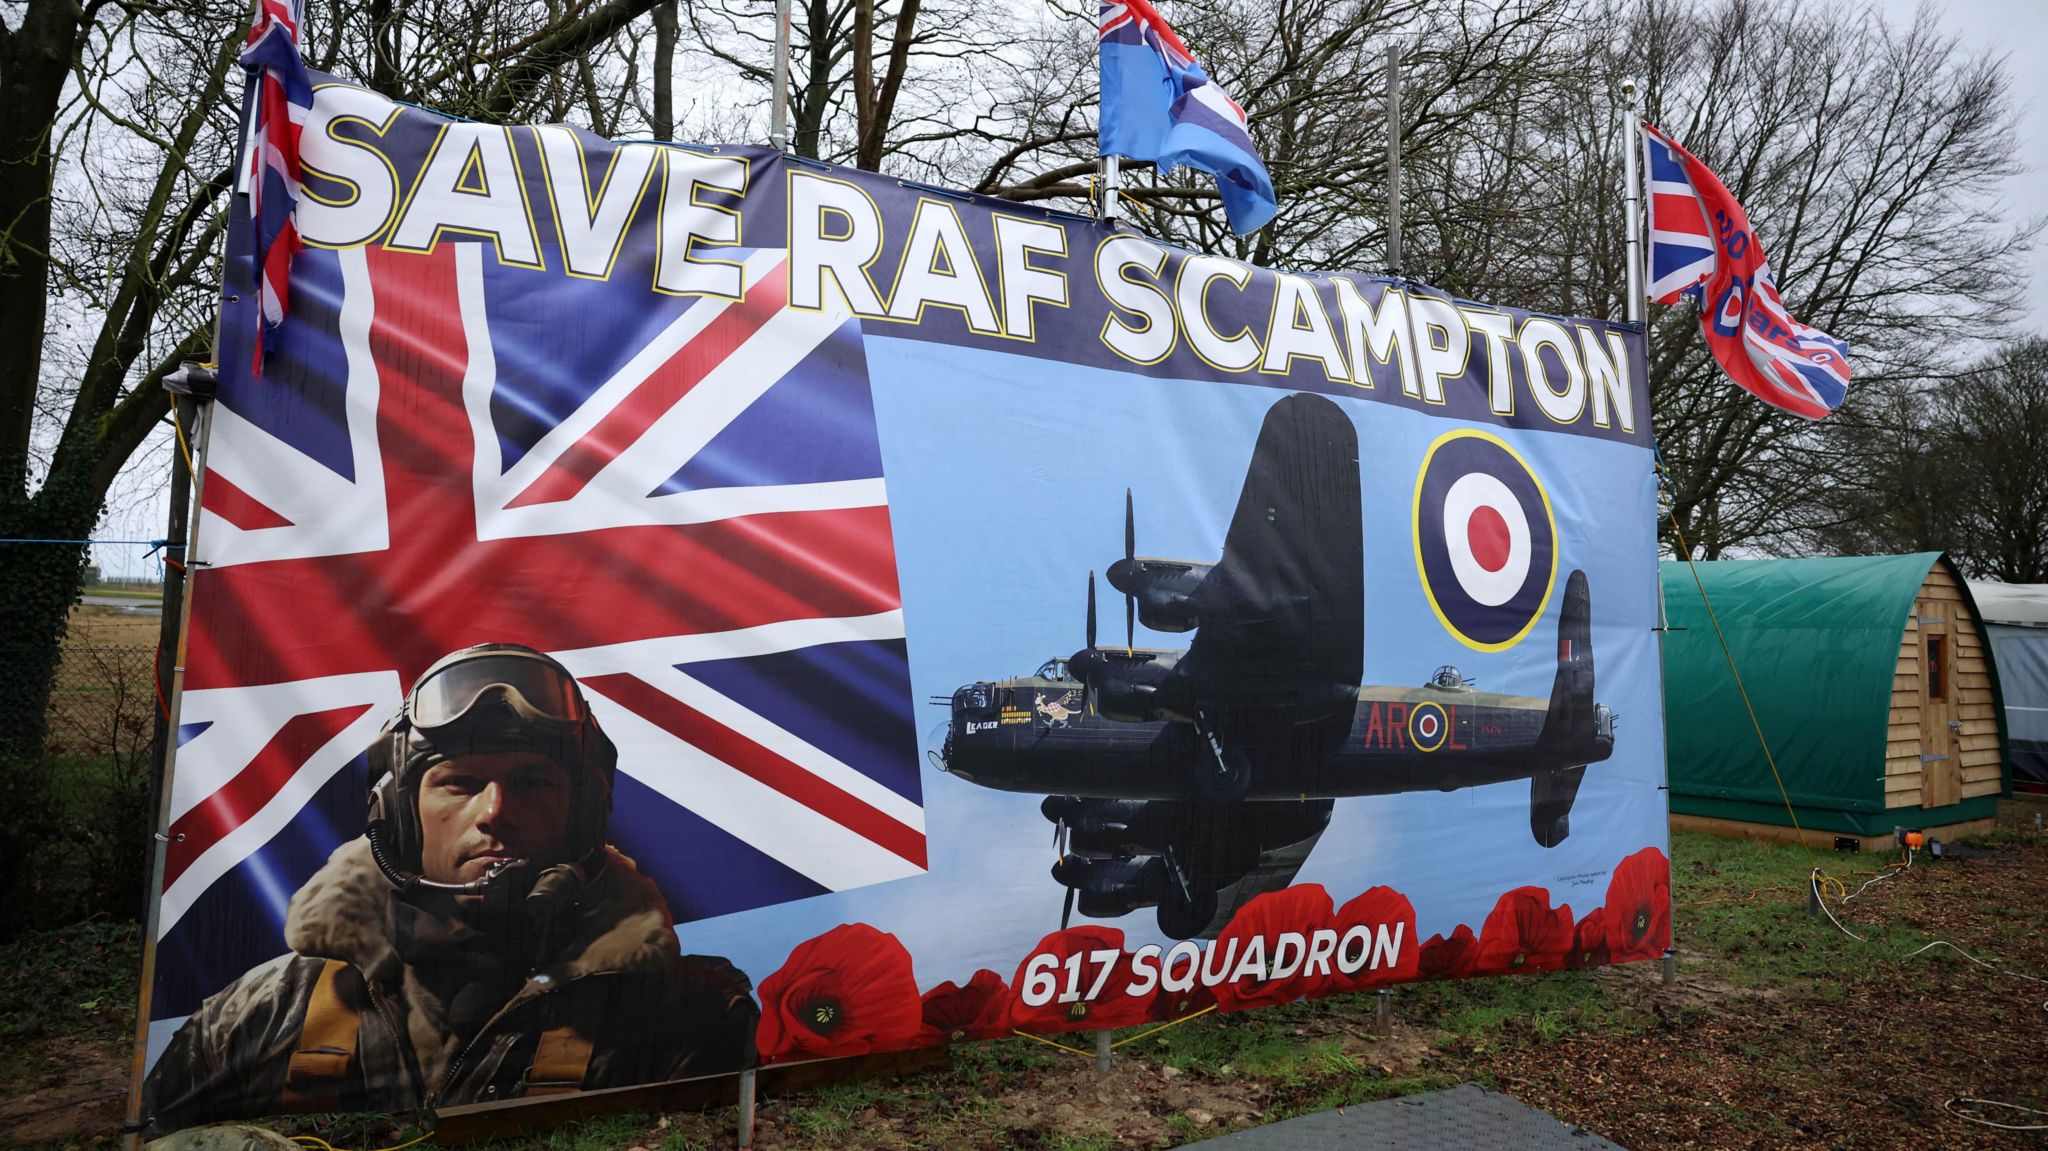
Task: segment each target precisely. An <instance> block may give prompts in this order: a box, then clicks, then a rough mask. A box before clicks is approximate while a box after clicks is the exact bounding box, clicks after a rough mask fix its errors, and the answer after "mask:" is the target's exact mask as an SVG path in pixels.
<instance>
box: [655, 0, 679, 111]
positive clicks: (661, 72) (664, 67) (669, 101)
mask: <svg viewBox="0 0 2048 1151" xmlns="http://www.w3.org/2000/svg"><path fill="white" fill-rule="evenodd" d="M675 73H676V0H662V2H661V3H659V4H656V5H655V6H654V124H653V128H654V138H655V139H657V140H673V139H675V135H676V104H675Z"/></svg>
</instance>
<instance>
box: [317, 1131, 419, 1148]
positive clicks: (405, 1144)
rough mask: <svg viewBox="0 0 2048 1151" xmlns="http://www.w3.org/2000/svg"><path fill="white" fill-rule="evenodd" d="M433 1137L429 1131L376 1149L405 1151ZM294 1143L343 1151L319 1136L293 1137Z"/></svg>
mask: <svg viewBox="0 0 2048 1151" xmlns="http://www.w3.org/2000/svg"><path fill="white" fill-rule="evenodd" d="M433 1137H434V1133H433V1132H432V1131H429V1132H427V1133H426V1134H424V1135H421V1136H419V1137H418V1138H415V1139H408V1140H406V1141H405V1142H403V1143H397V1144H393V1145H392V1146H390V1147H379V1148H377V1149H376V1151H405V1149H406V1148H407V1147H411V1146H414V1145H415V1144H419V1143H425V1142H426V1141H427V1140H429V1139H432V1138H433ZM292 1142H294V1143H297V1144H298V1145H299V1146H301V1147H312V1148H316V1149H317V1151H342V1149H341V1148H339V1147H336V1146H335V1145H334V1144H332V1143H329V1142H328V1141H327V1140H325V1139H322V1138H320V1137H319V1136H318V1135H294V1136H292Z"/></svg>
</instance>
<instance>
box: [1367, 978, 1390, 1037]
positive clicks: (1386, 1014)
mask: <svg viewBox="0 0 2048 1151" xmlns="http://www.w3.org/2000/svg"><path fill="white" fill-rule="evenodd" d="M1372 1020H1373V1030H1375V1031H1378V1032H1379V1033H1380V1034H1381V1035H1392V1034H1393V1033H1394V993H1393V992H1392V991H1389V990H1388V989H1386V988H1384V987H1382V988H1380V1001H1379V1003H1378V1004H1376V1005H1375V1006H1374V1008H1373V1013H1372Z"/></svg>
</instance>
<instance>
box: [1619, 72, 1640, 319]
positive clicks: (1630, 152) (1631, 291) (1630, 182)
mask: <svg viewBox="0 0 2048 1151" xmlns="http://www.w3.org/2000/svg"><path fill="white" fill-rule="evenodd" d="M1621 96H1622V99H1623V100H1625V101H1627V107H1628V116H1627V119H1625V120H1624V121H1623V127H1622V133H1621V171H1622V179H1623V180H1624V181H1625V182H1626V183H1627V187H1625V188H1624V189H1623V190H1622V203H1623V204H1624V205H1626V209H1625V210H1626V216H1627V220H1628V233H1627V234H1628V298H1627V299H1625V300H1623V301H1622V318H1623V319H1625V320H1627V321H1628V322H1630V323H1632V324H1634V323H1641V322H1642V319H1643V278H1642V277H1643V182H1642V180H1641V179H1640V178H1639V177H1638V176H1637V174H1636V156H1637V154H1638V153H1639V152H1640V151H1641V150H1642V146H1643V142H1642V138H1641V135H1640V133H1641V127H1642V111H1641V107H1642V105H1641V102H1640V100H1639V99H1638V95H1637V92H1636V82H1635V78H1634V77H1630V78H1628V79H1625V80H1623V81H1622V82H1621Z"/></svg>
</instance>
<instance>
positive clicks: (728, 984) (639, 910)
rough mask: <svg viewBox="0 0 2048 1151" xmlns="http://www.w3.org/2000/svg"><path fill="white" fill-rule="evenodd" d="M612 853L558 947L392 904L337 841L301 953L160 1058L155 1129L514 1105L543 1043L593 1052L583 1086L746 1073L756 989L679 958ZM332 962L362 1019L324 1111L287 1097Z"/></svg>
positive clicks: (304, 927) (297, 935)
mask: <svg viewBox="0 0 2048 1151" xmlns="http://www.w3.org/2000/svg"><path fill="white" fill-rule="evenodd" d="M606 852H607V859H606V863H605V866H604V868H603V870H602V872H601V873H600V874H598V875H597V877H596V878H594V879H593V880H592V881H591V882H590V883H589V885H588V886H587V887H586V888H585V889H584V890H583V891H582V892H581V894H580V897H579V899H578V900H577V903H576V905H575V907H574V908H573V910H571V911H570V912H569V913H567V916H566V921H565V922H564V923H561V924H559V925H558V926H557V931H558V933H559V935H560V937H561V939H560V942H554V941H550V942H549V943H548V944H546V945H545V946H544V945H542V944H541V942H540V941H539V939H538V937H537V936H535V935H534V934H533V932H532V931H531V930H529V929H524V924H523V922H517V923H516V925H515V926H514V927H512V928H511V929H501V930H498V931H493V932H485V931H482V930H479V929H478V928H477V927H476V926H474V925H472V924H471V923H468V922H464V921H463V920H462V919H460V918H456V917H452V916H446V915H438V914H434V913H432V912H430V911H428V910H425V909H423V908H422V907H421V906H419V905H417V904H415V903H413V902H411V901H409V900H407V899H402V898H399V896H398V892H397V890H396V889H395V888H394V887H393V886H392V885H391V883H390V882H389V881H388V880H387V879H385V877H384V875H383V873H382V872H381V871H379V870H378V869H377V866H376V863H375V861H374V860H373V859H372V858H371V856H370V850H369V843H368V841H367V840H365V839H356V840H352V841H350V842H348V843H344V844H343V845H342V846H341V847H339V848H337V849H336V850H335V852H334V854H333V855H332V856H330V857H329V859H328V861H327V864H326V865H325V866H324V867H322V868H321V870H320V871H319V872H317V873H316V874H315V875H314V876H313V878H312V879H311V880H309V881H308V882H307V883H306V885H305V886H304V887H303V888H301V889H300V890H299V892H298V894H297V895H295V896H293V897H292V900H291V904H290V908H289V910H288V911H287V913H286V918H285V942H286V943H287V944H288V945H289V946H290V947H291V949H292V950H291V952H290V953H289V954H286V955H282V956H279V957H278V958H276V959H274V960H271V961H270V962H268V963H265V964H263V965H261V966H259V967H256V968H254V969H252V970H251V971H249V972H248V973H247V974H245V975H243V976H242V977H241V978H239V979H237V980H235V981H234V982H233V983H231V984H229V985H228V986H227V987H226V988H224V989H223V990H222V991H221V992H220V993H219V994H217V995H215V996H213V997H212V998H210V999H208V1000H207V1001H206V1002H205V1003H204V1004H203V1005H202V1006H201V1007H200V1009H199V1010H198V1011H197V1012H195V1013H194V1014H193V1015H192V1016H191V1017H190V1018H189V1019H187V1020H186V1021H185V1023H184V1025H183V1026H182V1027H180V1028H179V1030H178V1032H177V1034H176V1035H175V1036H174V1037H173V1038H172V1040H171V1043H170V1046H169V1047H168V1048H167V1049H166V1050H165V1051H164V1054H163V1055H162V1056H161V1057H160V1058H159V1059H158V1060H157V1062H156V1065H155V1066H154V1067H153V1068H152V1070H151V1073H150V1078H149V1082H148V1085H147V1087H146V1089H145V1090H146V1095H147V1097H146V1099H145V1105H146V1106H149V1107H150V1108H151V1110H150V1111H149V1112H148V1113H149V1114H151V1115H153V1116H154V1126H155V1128H156V1129H157V1130H165V1131H168V1130H174V1129H176V1128H178V1127H183V1126H187V1125H190V1124H192V1123H197V1122H206V1121H210V1120H213V1119H221V1118H231V1117H239V1116H258V1115H266V1114H275V1113H277V1112H279V1111H282V1110H290V1109H294V1108H300V1107H316V1108H318V1109H322V1110H328V1109H333V1108H335V1107H336V1106H340V1107H348V1108H364V1109H369V1110H379V1111H403V1110H413V1109H418V1108H423V1107H428V1108H430V1107H439V1106H446V1105H452V1104H458V1103H474V1102H483V1101H488V1100H492V1099H501V1098H509V1097H514V1096H518V1095H522V1094H525V1093H526V1092H527V1090H528V1086H529V1073H530V1072H531V1071H533V1070H534V1067H535V1063H536V1054H537V1051H538V1050H539V1049H540V1047H541V1044H542V1037H543V1036H544V1035H549V1034H553V1035H555V1036H556V1037H557V1040H556V1042H559V1040H560V1037H562V1036H565V1035H573V1036H574V1037H575V1039H576V1041H578V1042H580V1043H581V1044H585V1045H587V1048H588V1053H589V1055H588V1061H587V1063H586V1064H585V1071H584V1074H583V1077H582V1080H581V1083H580V1086H582V1087H583V1088H585V1089H593V1088H599V1087H617V1086H624V1085H627V1084H633V1083H649V1082H658V1081H661V1080H664V1079H673V1078H681V1077H684V1076H690V1075H709V1074H714V1073H717V1072H722V1071H734V1070H738V1069H739V1068H740V1067H742V1066H743V1065H745V1064H746V1063H747V1062H748V1061H750V1060H751V1058H752V1054H753V1049H754V1042H753V1040H754V1029H755V1022H756V1020H757V1018H758V1013H757V1011H756V1009H755V1007H754V1003H753V999H752V998H751V995H750V990H751V989H750V986H749V984H748V981H747V978H746V976H744V975H742V974H740V972H739V971H737V970H736V969H735V968H733V967H732V965H731V964H729V963H727V962H726V961H724V960H722V959H713V958H708V957H704V956H685V955H683V954H681V950H680V948H679V947H678V946H677V943H676V936H675V931H674V929H673V921H672V920H671V918H670V916H669V912H668V907H667V905H666V903H664V902H663V900H662V898H661V895H660V892H659V891H658V890H656V888H655V886H654V884H653V882H652V881H651V880H649V879H648V878H647V877H646V876H644V875H642V874H640V871H639V869H638V868H636V867H635V866H634V865H633V862H632V861H631V860H630V859H627V858H626V857H625V856H624V855H621V854H620V853H619V852H617V851H616V850H613V849H611V848H606ZM537 955H540V956H541V958H539V961H538V962H536V961H535V960H536V956H537ZM330 960H341V961H343V965H342V966H337V967H336V970H335V975H334V976H333V979H332V986H333V991H334V992H335V993H336V994H337V995H338V996H339V998H340V999H341V1000H342V1001H343V1002H344V1003H346V1004H347V1005H348V1007H349V1009H350V1010H352V1011H353V1013H354V1016H355V1026H354V1032H355V1047H354V1051H353V1054H352V1057H351V1059H350V1061H349V1063H348V1066H347V1070H346V1072H345V1073H344V1074H342V1075H341V1076H339V1077H338V1081H337V1082H335V1083H333V1084H318V1083H316V1084H315V1085H314V1086H315V1087H316V1088H319V1087H331V1088H332V1091H330V1092H329V1093H328V1094H327V1096H326V1098H324V1099H322V1098H320V1097H319V1092H318V1091H315V1092H311V1093H309V1092H308V1091H306V1090H305V1089H304V1084H303V1081H302V1082H298V1083H294V1084H293V1088H292V1090H289V1091H288V1090H287V1089H286V1073H287V1069H288V1068H289V1066H290V1065H291V1062H292V1057H293V1055H294V1054H295V1053H297V1052H299V1051H300V1050H301V1049H302V1046H303V1043H302V1040H303V1037H304V1035H305V1033H306V1030H307V1028H306V1023H307V1010H308V1005H309V1004H310V1003H311V1002H313V1000H314V992H315V986H316V984H317V983H318V981H319V979H320V976H321V974H322V972H323V971H325V970H326V969H327V968H328V966H329V963H328V961H330ZM543 1058H545V1056H543ZM302 1080H303V1074H302Z"/></svg>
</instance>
